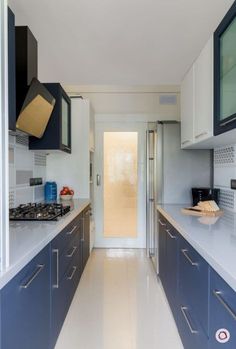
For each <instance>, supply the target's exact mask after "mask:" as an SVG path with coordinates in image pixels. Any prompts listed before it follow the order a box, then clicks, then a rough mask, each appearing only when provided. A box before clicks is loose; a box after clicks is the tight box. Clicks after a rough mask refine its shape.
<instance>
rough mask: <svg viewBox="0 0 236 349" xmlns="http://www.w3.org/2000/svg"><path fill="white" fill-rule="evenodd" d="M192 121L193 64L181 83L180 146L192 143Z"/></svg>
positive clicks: (183, 146)
mask: <svg viewBox="0 0 236 349" xmlns="http://www.w3.org/2000/svg"><path fill="white" fill-rule="evenodd" d="M193 123H194V66H192V68H191V69H190V70H189V71H188V73H187V74H186V75H185V77H184V80H183V81H182V84H181V148H185V147H188V146H190V145H192V144H193V140H194V138H193Z"/></svg>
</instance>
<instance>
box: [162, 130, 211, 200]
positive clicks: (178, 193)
mask: <svg viewBox="0 0 236 349" xmlns="http://www.w3.org/2000/svg"><path fill="white" fill-rule="evenodd" d="M157 180H158V179H157ZM210 184H211V153H210V150H183V149H181V148H180V124H164V125H163V196H162V202H163V203H167V204H168V203H171V204H175V203H176V204H189V203H191V201H192V198H191V188H192V187H198V186H199V187H209V186H210Z"/></svg>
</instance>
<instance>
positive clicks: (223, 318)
mask: <svg viewBox="0 0 236 349" xmlns="http://www.w3.org/2000/svg"><path fill="white" fill-rule="evenodd" d="M159 276H160V279H161V281H162V284H163V288H164V290H165V293H166V297H167V299H168V302H169V305H170V308H171V310H172V313H173V315H174V318H175V321H176V325H177V327H178V331H179V334H180V337H181V340H182V343H183V346H184V348H185V349H218V348H219V349H224V348H225V349H236V292H234V291H233V290H232V288H231V287H230V286H229V285H228V284H227V283H226V282H225V281H224V280H223V279H222V278H221V277H220V276H219V275H218V274H217V273H216V272H215V271H214V270H213V269H212V268H211V267H210V266H209V264H208V263H207V262H206V261H205V260H204V259H203V258H202V257H201V256H200V255H199V253H197V251H196V250H195V249H194V248H193V247H192V246H191V245H190V244H189V243H188V242H187V241H186V240H185V239H184V238H183V237H182V236H181V235H180V234H179V233H178V232H177V231H176V230H175V229H174V228H173V227H172V226H171V224H170V223H169V222H168V221H167V220H166V219H165V218H164V217H163V216H162V215H159Z"/></svg>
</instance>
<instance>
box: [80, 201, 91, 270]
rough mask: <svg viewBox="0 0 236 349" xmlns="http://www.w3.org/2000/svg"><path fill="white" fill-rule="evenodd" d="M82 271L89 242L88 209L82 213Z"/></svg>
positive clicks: (88, 250) (86, 258)
mask: <svg viewBox="0 0 236 349" xmlns="http://www.w3.org/2000/svg"><path fill="white" fill-rule="evenodd" d="M83 222H84V224H83V237H82V242H83V269H84V267H85V265H86V263H87V261H88V258H89V252H90V248H89V241H90V208H89V209H87V210H86V211H84V213H83Z"/></svg>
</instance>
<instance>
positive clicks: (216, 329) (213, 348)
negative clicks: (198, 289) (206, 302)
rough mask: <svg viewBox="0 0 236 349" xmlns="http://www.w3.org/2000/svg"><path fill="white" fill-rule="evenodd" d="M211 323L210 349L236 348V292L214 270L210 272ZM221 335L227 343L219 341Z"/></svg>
mask: <svg viewBox="0 0 236 349" xmlns="http://www.w3.org/2000/svg"><path fill="white" fill-rule="evenodd" d="M209 323H210V339H209V342H210V345H209V348H210V349H218V348H219V349H220V348H221V349H235V348H236V292H234V290H232V288H231V287H230V286H229V285H228V284H226V282H225V281H224V280H223V279H222V278H221V277H220V276H219V275H218V274H217V273H216V272H215V271H214V270H213V269H211V270H210V321H209ZM220 330H222V331H220ZM220 333H221V335H222V336H223V337H224V339H225V341H226V342H225V343H220V342H219V341H218V340H217V338H218V339H219V336H220Z"/></svg>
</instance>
